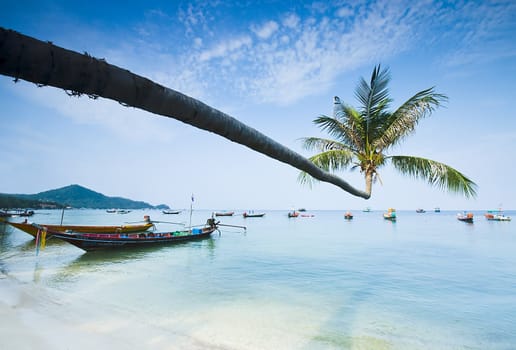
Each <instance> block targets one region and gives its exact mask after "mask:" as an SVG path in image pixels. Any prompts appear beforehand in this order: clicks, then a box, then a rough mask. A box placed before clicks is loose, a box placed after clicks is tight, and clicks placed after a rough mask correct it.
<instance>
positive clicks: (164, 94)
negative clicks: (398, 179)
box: [0, 27, 370, 199]
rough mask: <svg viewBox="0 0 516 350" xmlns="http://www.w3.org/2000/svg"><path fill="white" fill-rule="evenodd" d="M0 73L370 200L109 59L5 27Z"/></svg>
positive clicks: (193, 101)
mask: <svg viewBox="0 0 516 350" xmlns="http://www.w3.org/2000/svg"><path fill="white" fill-rule="evenodd" d="M0 74H3V75H6V76H11V77H14V78H15V79H23V80H26V81H30V82H33V83H37V84H42V85H49V86H54V87H57V88H62V89H65V90H68V91H71V92H74V93H81V94H87V95H89V96H95V97H97V96H99V97H104V98H108V99H111V100H115V101H119V102H120V103H123V104H125V105H127V106H132V107H136V108H140V109H143V110H146V111H148V112H151V113H154V114H158V115H162V116H166V117H170V118H174V119H177V120H180V121H182V122H183V123H186V124H189V125H192V126H195V127H197V128H200V129H204V130H207V131H210V132H213V133H215V134H217V135H220V136H223V137H225V138H227V139H229V140H231V141H233V142H236V143H239V144H242V145H244V146H247V147H249V148H251V149H253V150H255V151H257V152H260V153H263V154H265V155H267V156H269V157H271V158H273V159H276V160H278V161H280V162H283V163H286V164H289V165H291V166H293V167H295V168H297V169H299V170H302V171H305V172H307V173H308V174H310V175H311V176H313V177H314V178H316V179H318V180H320V181H324V182H328V183H331V184H333V185H336V186H338V187H340V188H341V189H343V190H344V191H346V192H348V193H350V194H353V195H355V196H358V197H362V198H365V199H368V198H369V196H370V195H369V194H368V193H366V192H363V191H360V190H358V189H356V188H354V187H352V186H351V185H350V184H349V183H347V182H346V181H344V180H343V179H341V178H339V177H337V176H335V175H333V174H330V173H328V172H325V171H323V170H321V169H320V168H318V167H317V166H315V165H314V164H313V163H312V162H311V161H309V160H308V159H306V158H305V157H303V156H302V155H300V154H298V153H296V152H294V151H292V150H291V149H289V148H287V147H285V146H283V145H281V144H280V143H278V142H276V141H274V140H272V139H271V138H269V137H267V136H265V135H264V134H262V133H260V132H259V131H257V130H255V129H253V128H251V127H249V126H247V125H245V124H243V123H241V122H240V121H238V120H237V119H235V118H233V117H231V116H229V115H227V114H225V113H223V112H221V111H219V110H216V109H214V108H212V107H210V106H208V105H206V104H204V103H202V102H200V101H198V100H196V99H194V98H191V97H189V96H186V95H184V94H182V93H180V92H177V91H174V90H172V89H169V88H167V87H164V86H162V85H159V84H157V83H155V82H153V81H151V80H149V79H147V78H144V77H141V76H138V75H136V74H133V73H131V72H130V71H128V70H126V69H122V68H120V67H117V66H114V65H111V64H109V63H107V62H106V61H105V60H102V59H97V58H94V57H91V56H89V55H87V54H80V53H77V52H74V51H70V50H67V49H64V48H61V47H58V46H55V45H53V44H52V43H49V42H43V41H40V40H37V39H34V38H31V37H28V36H25V35H23V34H20V33H18V32H15V31H12V30H8V29H4V28H2V27H0Z"/></svg>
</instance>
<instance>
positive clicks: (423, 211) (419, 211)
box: [416, 208, 426, 213]
mask: <svg viewBox="0 0 516 350" xmlns="http://www.w3.org/2000/svg"><path fill="white" fill-rule="evenodd" d="M416 213H426V211H425V209H421V208H418V209H416Z"/></svg>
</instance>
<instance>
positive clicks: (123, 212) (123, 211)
mask: <svg viewBox="0 0 516 350" xmlns="http://www.w3.org/2000/svg"><path fill="white" fill-rule="evenodd" d="M130 212H131V211H130V210H129V209H118V210H117V211H116V213H117V214H129V213H130Z"/></svg>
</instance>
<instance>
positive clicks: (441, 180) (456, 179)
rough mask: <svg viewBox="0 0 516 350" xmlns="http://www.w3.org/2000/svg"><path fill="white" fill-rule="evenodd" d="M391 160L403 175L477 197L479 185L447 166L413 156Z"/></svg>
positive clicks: (467, 195)
mask: <svg viewBox="0 0 516 350" xmlns="http://www.w3.org/2000/svg"><path fill="white" fill-rule="evenodd" d="M390 160H391V162H392V165H393V166H394V168H395V169H397V170H398V171H399V172H401V173H402V174H405V175H409V176H412V177H414V178H417V179H422V180H426V181H428V183H429V184H430V185H432V186H435V187H438V188H441V189H443V190H447V191H450V192H455V193H459V194H463V195H464V196H466V197H467V198H469V197H476V194H477V193H476V188H477V185H476V184H475V183H474V182H473V181H471V180H470V179H469V178H468V177H466V176H465V175H463V174H461V173H460V172H459V171H457V170H455V169H453V168H452V167H450V166H448V165H446V164H443V163H439V162H436V161H433V160H430V159H425V158H419V157H412V156H392V157H390Z"/></svg>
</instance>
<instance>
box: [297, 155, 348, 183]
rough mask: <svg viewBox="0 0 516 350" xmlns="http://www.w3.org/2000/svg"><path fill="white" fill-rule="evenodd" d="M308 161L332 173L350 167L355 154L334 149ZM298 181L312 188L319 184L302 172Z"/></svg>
mask: <svg viewBox="0 0 516 350" xmlns="http://www.w3.org/2000/svg"><path fill="white" fill-rule="evenodd" d="M308 159H309V160H310V161H312V162H313V163H314V164H315V165H316V166H318V167H319V168H321V169H323V170H325V171H328V172H331V171H336V170H340V169H343V168H346V167H348V166H349V165H350V164H351V163H352V162H353V159H354V153H353V152H352V151H351V150H349V149H333V150H328V151H325V152H322V153H319V154H317V155H315V156H313V157H310V158H308ZM297 179H298V181H299V182H300V183H301V184H304V185H308V186H309V187H310V188H311V187H312V185H313V184H314V183H316V182H318V180H316V179H314V178H313V177H312V176H310V175H309V174H307V173H306V172H301V173H300V174H299V176H298V178H297Z"/></svg>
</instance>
